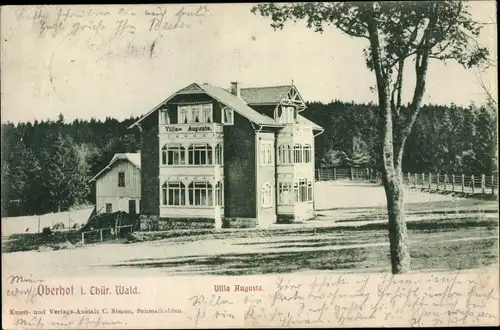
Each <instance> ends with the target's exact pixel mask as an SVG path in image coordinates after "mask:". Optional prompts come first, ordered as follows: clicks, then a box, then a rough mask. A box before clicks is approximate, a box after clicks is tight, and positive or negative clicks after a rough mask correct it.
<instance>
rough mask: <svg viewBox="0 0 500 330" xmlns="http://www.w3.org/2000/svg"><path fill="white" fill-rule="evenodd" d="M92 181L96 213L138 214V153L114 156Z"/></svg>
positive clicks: (139, 173) (139, 158)
mask: <svg viewBox="0 0 500 330" xmlns="http://www.w3.org/2000/svg"><path fill="white" fill-rule="evenodd" d="M94 181H95V189H96V211H97V212H98V213H114V212H118V211H123V212H127V213H131V214H137V213H139V212H140V210H141V154H140V153H120V154H115V155H114V156H113V159H112V160H111V161H110V162H109V164H108V165H107V166H106V167H105V168H103V169H102V170H101V171H100V172H99V173H97V174H96V175H95V176H94V177H93V178H92V179H91V180H90V182H94Z"/></svg>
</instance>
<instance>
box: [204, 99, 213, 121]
mask: <svg viewBox="0 0 500 330" xmlns="http://www.w3.org/2000/svg"><path fill="white" fill-rule="evenodd" d="M201 110H202V114H201V122H202V123H211V122H212V105H211V104H204V105H202V108H201Z"/></svg>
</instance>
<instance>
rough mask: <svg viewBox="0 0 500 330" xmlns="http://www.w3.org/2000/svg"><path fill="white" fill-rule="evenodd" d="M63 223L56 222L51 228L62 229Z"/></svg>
mask: <svg viewBox="0 0 500 330" xmlns="http://www.w3.org/2000/svg"><path fill="white" fill-rule="evenodd" d="M64 228H65V227H64V223H62V222H58V223H56V224H55V225H53V226H52V229H55V230H59V229H64Z"/></svg>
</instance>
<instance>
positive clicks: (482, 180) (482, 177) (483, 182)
mask: <svg viewBox="0 0 500 330" xmlns="http://www.w3.org/2000/svg"><path fill="white" fill-rule="evenodd" d="M481 190H482V192H483V194H484V193H485V190H486V175H484V174H481Z"/></svg>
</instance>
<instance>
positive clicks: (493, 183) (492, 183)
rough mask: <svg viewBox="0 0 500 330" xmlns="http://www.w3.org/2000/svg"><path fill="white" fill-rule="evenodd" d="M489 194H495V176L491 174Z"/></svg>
mask: <svg viewBox="0 0 500 330" xmlns="http://www.w3.org/2000/svg"><path fill="white" fill-rule="evenodd" d="M491 194H492V195H495V176H494V175H491Z"/></svg>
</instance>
